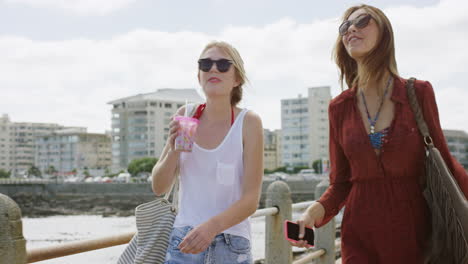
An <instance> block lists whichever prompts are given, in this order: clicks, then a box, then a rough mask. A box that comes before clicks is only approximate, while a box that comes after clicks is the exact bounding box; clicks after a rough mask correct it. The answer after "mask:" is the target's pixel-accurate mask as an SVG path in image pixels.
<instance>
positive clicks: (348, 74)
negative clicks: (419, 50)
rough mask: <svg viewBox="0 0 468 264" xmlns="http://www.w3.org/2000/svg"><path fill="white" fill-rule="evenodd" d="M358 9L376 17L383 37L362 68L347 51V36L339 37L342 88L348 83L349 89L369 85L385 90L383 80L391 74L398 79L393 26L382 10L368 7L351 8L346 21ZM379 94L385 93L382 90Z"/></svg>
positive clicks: (335, 51) (336, 55)
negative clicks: (344, 38) (344, 83)
mask: <svg viewBox="0 0 468 264" xmlns="http://www.w3.org/2000/svg"><path fill="white" fill-rule="evenodd" d="M358 9H364V10H366V12H367V13H368V14H370V15H371V16H372V18H373V19H374V21H375V22H376V24H377V26H378V28H379V36H378V39H377V43H376V45H375V47H374V48H373V49H372V50H371V51H369V53H368V54H366V55H365V56H364V58H363V60H362V64H361V66H362V67H359V69H358V65H357V63H356V61H355V60H354V59H353V58H352V57H351V56H350V55H349V54H348V52H347V51H346V48H345V46H344V44H343V42H342V38H343V37H342V36H340V35H338V38H337V39H336V43H335V47H334V49H333V57H334V59H335V63H336V65H337V66H338V68H339V69H340V83H341V87H342V88H343V82H346V84H347V86H348V88H352V87H353V86H355V85H362V84H367V83H369V82H372V83H376V84H379V85H378V87H383V85H382V84H384V83H385V82H386V81H387V80H384V79H383V78H384V77H385V74H386V73H387V71H388V72H390V74H391V75H392V76H394V77H396V76H398V69H397V63H396V60H395V43H394V37H393V29H392V25H391V23H390V20H388V18H387V16H386V15H385V14H384V13H383V12H382V10H380V9H378V8H376V7H373V6H370V5H364V4H362V5H358V6H353V7H350V8H348V9H347V10H346V11H345V13H344V15H343V19H342V20H343V21H345V20H347V19H348V18H349V16H350V15H351V14H352V13H353V12H354V11H356V10H358ZM379 92H380V93H382V91H379Z"/></svg>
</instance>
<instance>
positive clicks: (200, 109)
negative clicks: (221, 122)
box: [192, 103, 234, 126]
mask: <svg viewBox="0 0 468 264" xmlns="http://www.w3.org/2000/svg"><path fill="white" fill-rule="evenodd" d="M205 107H206V103H205V104H200V105H199V106H198V107H197V110H196V111H195V114H194V115H193V116H192V117H193V118H195V119H198V120H200V117H201V116H202V114H203V111H205ZM232 124H234V109H233V108H232V107H231V126H232Z"/></svg>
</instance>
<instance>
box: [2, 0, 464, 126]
mask: <svg viewBox="0 0 468 264" xmlns="http://www.w3.org/2000/svg"><path fill="white" fill-rule="evenodd" d="M467 8H468V6H467V3H464V2H457V1H442V2H440V3H439V4H437V5H435V6H431V7H426V8H415V7H410V6H403V7H398V8H389V9H386V10H384V11H385V12H386V13H387V15H388V16H389V18H390V20H391V21H392V23H393V28H394V31H395V37H396V47H397V61H398V65H399V70H400V73H401V75H402V76H403V77H410V76H415V77H417V78H418V79H425V80H429V81H431V83H432V84H433V86H434V89H435V92H436V96H437V101H438V103H439V112H440V117H441V122H442V126H443V127H444V128H451V129H463V130H465V131H468V120H467V117H466V114H465V115H463V114H461V113H463V112H465V113H466V107H465V106H464V102H463V101H462V100H464V98H468V90H467V89H465V84H466V83H468V68H467V67H465V66H464V65H465V63H466V61H468V51H467V50H466V47H467V46H468V38H466V36H467V35H468V19H467V18H466V16H465V15H464V14H463V12H461V11H460V10H466V9H467ZM338 24H339V21H338V18H329V19H323V20H317V21H314V22H311V23H308V24H301V23H298V22H296V21H295V20H294V19H292V18H284V19H281V20H279V21H277V22H276V23H272V24H269V25H265V26H262V27H237V26H229V27H226V28H225V29H224V30H223V31H221V32H220V33H219V34H216V35H209V34H205V33H200V32H175V33H168V32H161V31H153V30H145V29H140V30H134V31H132V32H128V33H126V34H122V35H117V36H115V37H113V38H111V39H107V40H100V41H96V40H88V39H75V40H65V41H48V42H45V41H31V40H29V39H25V38H22V37H14V36H8V37H7V36H4V37H0V57H1V58H2V60H0V71H1V72H2V74H1V75H0V87H2V97H3V98H6V100H3V101H2V104H1V105H0V113H9V114H10V117H11V119H12V120H13V121H34V122H55V123H60V124H64V125H70V126H71V125H73V126H86V127H89V130H90V131H96V132H104V130H108V129H110V106H109V105H107V104H106V103H107V102H109V101H111V100H113V99H117V98H120V97H125V96H130V95H134V94H137V93H147V92H152V91H154V90H155V89H158V88H190V87H198V82H197V79H196V60H197V58H198V56H199V52H200V51H201V50H202V48H203V47H204V45H205V44H206V43H208V42H209V41H210V40H213V39H222V40H226V41H228V42H231V43H232V44H233V45H234V46H235V47H236V48H237V49H238V50H239V52H240V53H241V55H242V57H243V58H244V61H245V64H246V70H247V74H248V76H249V79H250V84H249V85H248V86H247V87H245V96H244V100H243V102H242V104H241V105H242V106H244V107H247V108H250V109H253V110H254V111H256V112H257V113H259V114H260V116H261V117H262V119H263V123H264V126H265V127H266V128H271V129H274V128H280V125H281V124H280V119H281V116H280V100H281V99H284V98H294V97H297V96H298V94H302V95H303V96H307V88H309V87H312V86H323V85H330V86H331V87H332V94H333V95H334V96H336V95H337V94H338V93H339V92H340V91H341V88H340V87H339V84H338V72H337V69H336V66H335V65H334V63H333V61H332V60H331V51H332V48H333V44H334V42H335V39H336V35H337V27H338ZM199 91H200V89H199Z"/></svg>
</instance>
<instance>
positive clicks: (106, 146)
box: [35, 128, 112, 175]
mask: <svg viewBox="0 0 468 264" xmlns="http://www.w3.org/2000/svg"><path fill="white" fill-rule="evenodd" d="M111 149H112V148H111V137H110V135H106V134H96V133H87V132H86V129H83V128H78V129H66V130H63V131H56V132H53V133H51V134H48V135H43V136H38V137H37V139H36V157H35V159H36V161H35V163H36V166H37V167H38V168H39V169H40V170H41V171H42V172H44V171H46V170H47V169H48V168H49V167H50V166H53V167H54V168H55V169H56V170H57V172H58V174H59V175H67V174H69V173H71V172H72V171H73V170H84V169H105V168H110V167H111V166H112V152H111Z"/></svg>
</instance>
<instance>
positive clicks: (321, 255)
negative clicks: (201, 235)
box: [0, 180, 339, 264]
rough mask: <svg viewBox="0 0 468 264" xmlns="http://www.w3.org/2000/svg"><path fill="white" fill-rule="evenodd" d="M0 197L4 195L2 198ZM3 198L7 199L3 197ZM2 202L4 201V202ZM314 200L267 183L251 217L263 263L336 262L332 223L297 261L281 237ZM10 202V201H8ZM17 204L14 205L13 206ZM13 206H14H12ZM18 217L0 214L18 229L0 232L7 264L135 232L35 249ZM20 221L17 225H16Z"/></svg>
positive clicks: (106, 243)
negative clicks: (261, 238) (261, 223)
mask: <svg viewBox="0 0 468 264" xmlns="http://www.w3.org/2000/svg"><path fill="white" fill-rule="evenodd" d="M327 187H328V181H326V180H325V181H322V182H321V183H320V184H318V185H317V187H316V190H315V195H316V197H319V196H320V195H321V194H322V193H323V192H324V191H325V189H326V188H327ZM2 196H3V197H2ZM5 197H6V198H5ZM4 201H7V203H5V202H4ZM313 202H314V201H307V202H301V203H296V204H292V200H291V192H290V190H289V187H288V185H287V184H286V183H285V182H282V181H276V182H273V183H271V184H270V186H268V189H267V194H266V208H264V209H259V210H257V211H256V212H255V213H254V214H253V215H252V216H251V218H256V217H265V263H267V264H273V263H275V264H276V263H285V264H291V263H292V264H301V263H311V261H315V262H314V263H316V264H331V263H335V256H336V250H337V249H338V250H339V241H336V240H335V236H336V235H335V234H336V232H335V223H334V220H332V221H330V222H329V223H328V224H327V225H325V226H323V227H321V228H318V229H316V232H315V238H316V241H315V249H314V250H313V251H306V253H305V254H304V255H303V256H302V257H301V258H300V259H298V260H296V261H294V262H293V261H292V259H293V258H292V248H291V246H290V245H289V242H287V241H286V240H285V239H284V238H283V223H284V221H285V220H286V219H292V212H293V211H302V210H305V209H306V208H307V207H308V206H309V205H311V204H312V203H313ZM11 203H13V204H11ZM15 206H16V208H15ZM2 207H3V208H5V209H6V210H13V211H19V208H17V205H16V204H15V203H14V202H13V201H12V200H11V199H10V198H8V197H7V196H4V195H1V194H0V212H2ZM12 208H13V209H12ZM15 214H16V215H17V216H19V218H17V219H13V221H12V219H11V218H9V219H3V218H1V217H2V216H0V231H3V230H2V227H1V226H5V224H8V223H7V222H6V221H9V222H10V223H9V224H10V225H9V226H15V225H14V224H13V225H12V224H11V222H14V223H16V224H17V228H19V229H20V230H6V231H7V232H0V253H2V245H3V244H6V245H7V247H6V248H7V249H8V248H9V247H10V249H11V250H7V251H6V252H7V254H6V257H5V258H2V259H0V264H6V263H8V264H10V263H19V264H23V263H34V262H38V261H43V260H47V259H53V258H60V257H64V256H68V255H73V254H78V253H83V252H88V251H93V250H97V249H103V248H108V247H113V246H117V245H122V244H126V243H128V242H129V241H130V239H131V238H132V237H133V235H134V232H130V233H126V234H120V235H115V236H107V237H102V238H96V239H90V240H83V241H77V242H69V243H64V244H61V245H58V246H49V247H43V248H36V249H30V250H27V251H26V249H25V246H24V243H25V241H24V238H23V235H22V229H21V214H20V212H16V213H15V212H13V215H15ZM18 223H19V224H18Z"/></svg>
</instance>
